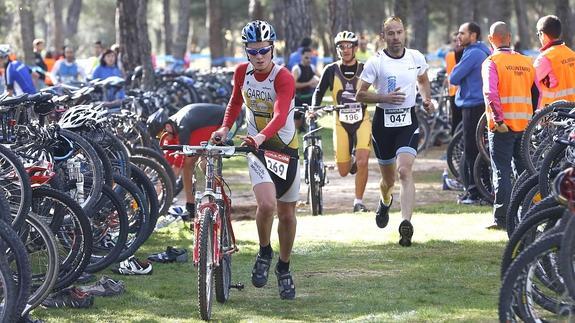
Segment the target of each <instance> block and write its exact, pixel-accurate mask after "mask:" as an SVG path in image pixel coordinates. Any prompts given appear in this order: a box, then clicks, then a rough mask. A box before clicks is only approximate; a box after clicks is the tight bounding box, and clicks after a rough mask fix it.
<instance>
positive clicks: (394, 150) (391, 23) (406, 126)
mask: <svg viewBox="0 0 575 323" xmlns="http://www.w3.org/2000/svg"><path fill="white" fill-rule="evenodd" d="M381 37H382V38H383V40H384V41H385V42H386V44H387V47H386V48H385V49H383V50H381V51H379V52H378V53H377V54H376V55H375V56H372V57H371V58H370V59H369V60H368V61H367V62H366V64H365V66H364V68H363V72H362V74H361V77H360V80H359V82H358V85H357V86H358V88H359V90H358V91H357V96H356V99H357V101H360V102H364V103H377V108H376V110H375V114H374V116H373V122H372V135H371V138H372V142H373V147H374V151H375V155H376V157H377V159H378V162H379V169H380V171H381V176H382V179H381V181H380V190H381V199H380V201H379V206H378V208H377V211H376V216H375V221H376V223H377V226H378V227H380V228H385V227H386V226H387V223H388V222H389V208H390V207H391V204H392V202H393V195H392V192H393V185H394V183H395V176H396V173H399V180H400V182H401V191H400V203H401V215H402V218H403V221H402V222H401V224H400V225H399V234H400V235H401V239H400V240H399V244H400V245H402V246H404V247H409V246H410V245H411V237H412V236H413V226H412V225H411V222H410V221H411V215H412V213H413V206H414V204H415V184H414V181H413V172H412V166H413V163H414V161H415V157H416V156H417V143H418V140H419V125H418V123H417V117H416V115H415V108H414V106H415V98H416V91H417V89H419V92H420V93H421V96H422V98H423V105H424V107H425V108H426V109H427V110H428V111H432V110H433V109H434V108H433V104H432V103H431V89H430V85H429V78H428V77H427V68H428V65H427V63H426V62H425V57H424V56H423V54H421V53H420V52H419V51H417V50H414V49H407V48H405V29H404V27H403V22H402V21H401V19H399V18H398V17H391V18H388V19H386V20H385V22H384V23H383V28H382V33H381ZM372 84H373V85H374V88H375V91H376V93H370V92H368V89H369V87H370V86H371V85H372Z"/></svg>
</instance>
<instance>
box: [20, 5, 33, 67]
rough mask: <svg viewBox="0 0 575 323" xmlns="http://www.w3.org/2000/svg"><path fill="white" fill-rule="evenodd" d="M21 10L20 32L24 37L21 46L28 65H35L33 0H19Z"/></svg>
mask: <svg viewBox="0 0 575 323" xmlns="http://www.w3.org/2000/svg"><path fill="white" fill-rule="evenodd" d="M19 5H20V10H19V18H20V34H21V37H22V44H21V46H22V47H21V48H22V51H23V52H24V62H25V63H26V65H29V66H33V65H34V50H33V46H32V42H33V41H34V12H33V11H32V8H33V1H31V0H20V1H19Z"/></svg>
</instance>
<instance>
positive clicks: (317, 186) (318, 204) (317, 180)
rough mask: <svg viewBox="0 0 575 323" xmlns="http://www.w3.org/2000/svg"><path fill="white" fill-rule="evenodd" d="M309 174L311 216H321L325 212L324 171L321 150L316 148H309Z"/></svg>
mask: <svg viewBox="0 0 575 323" xmlns="http://www.w3.org/2000/svg"><path fill="white" fill-rule="evenodd" d="M307 150H308V151H307V156H308V163H307V167H308V169H307V173H308V176H309V190H308V191H309V194H310V200H311V203H310V205H311V214H312V215H319V214H322V212H323V201H322V185H321V184H322V177H323V176H322V174H321V172H322V171H323V169H321V167H320V159H321V155H320V150H319V149H318V148H316V147H314V146H311V147H308V148H307Z"/></svg>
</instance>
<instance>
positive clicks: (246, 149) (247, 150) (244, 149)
mask: <svg viewBox="0 0 575 323" xmlns="http://www.w3.org/2000/svg"><path fill="white" fill-rule="evenodd" d="M255 151H256V150H255V149H254V147H251V146H240V147H236V152H239V153H253V152H255Z"/></svg>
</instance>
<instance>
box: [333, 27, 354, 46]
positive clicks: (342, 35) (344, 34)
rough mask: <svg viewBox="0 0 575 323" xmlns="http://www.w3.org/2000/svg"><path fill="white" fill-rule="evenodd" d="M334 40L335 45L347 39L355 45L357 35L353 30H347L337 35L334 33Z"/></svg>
mask: <svg viewBox="0 0 575 323" xmlns="http://www.w3.org/2000/svg"><path fill="white" fill-rule="evenodd" d="M334 41H335V44H336V45H337V44H339V43H341V42H344V41H348V42H350V43H353V44H354V45H357V43H358V39H357V36H356V35H355V34H354V33H353V32H351V31H347V30H344V31H340V32H339V33H337V35H335V39H334Z"/></svg>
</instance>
